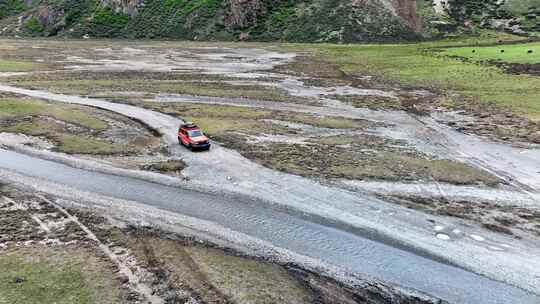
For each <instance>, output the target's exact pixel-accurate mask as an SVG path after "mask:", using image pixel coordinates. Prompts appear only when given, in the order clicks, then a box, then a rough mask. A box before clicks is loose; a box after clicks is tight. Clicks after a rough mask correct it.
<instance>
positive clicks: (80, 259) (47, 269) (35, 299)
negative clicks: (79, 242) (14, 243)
mask: <svg viewBox="0 0 540 304" xmlns="http://www.w3.org/2000/svg"><path fill="white" fill-rule="evenodd" d="M107 267H108V265H106V264H105V263H103V262H101V261H99V260H98V258H96V257H95V256H94V255H92V254H90V253H87V252H84V251H83V250H77V249H50V248H25V249H15V250H12V251H8V252H6V251H4V252H2V253H1V254H0V269H1V270H2V271H0V303H1V304H41V303H56V304H71V303H78V304H93V303H103V304H108V303H119V302H121V291H120V287H119V283H118V282H116V281H114V279H113V273H112V272H111V270H110V269H108V268H107ZM15 278H22V279H23V282H20V283H15Z"/></svg>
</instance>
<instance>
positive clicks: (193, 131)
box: [178, 123, 210, 150]
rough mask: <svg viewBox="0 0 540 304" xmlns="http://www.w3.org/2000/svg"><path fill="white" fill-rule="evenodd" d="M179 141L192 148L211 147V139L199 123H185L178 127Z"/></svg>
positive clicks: (204, 148) (203, 148)
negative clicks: (198, 125)
mask: <svg viewBox="0 0 540 304" xmlns="http://www.w3.org/2000/svg"><path fill="white" fill-rule="evenodd" d="M178 142H179V143H180V144H181V145H183V146H185V147H188V148H189V149H191V150H195V149H201V150H209V149H210V140H209V139H208V137H206V135H204V133H203V132H202V131H201V129H200V128H199V127H197V125H195V124H192V123H187V124H183V125H181V126H180V128H178Z"/></svg>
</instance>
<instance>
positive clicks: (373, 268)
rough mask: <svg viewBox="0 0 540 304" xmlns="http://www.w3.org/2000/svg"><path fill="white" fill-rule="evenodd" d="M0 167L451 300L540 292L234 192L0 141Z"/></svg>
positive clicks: (520, 299) (494, 299)
mask: <svg viewBox="0 0 540 304" xmlns="http://www.w3.org/2000/svg"><path fill="white" fill-rule="evenodd" d="M0 168H4V169H10V170H14V171H16V172H18V173H21V174H24V175H28V176H32V177H38V178H43V179H46V180H48V181H52V182H56V183H59V184H63V185H66V186H70V187H74V188H77V189H80V190H84V191H89V192H94V193H98V194H102V195H106V196H110V197H115V198H120V199H124V200H131V201H137V202H141V203H145V204H148V205H152V206H155V207H157V208H161V209H164V210H168V211H173V212H177V213H180V214H184V215H187V216H191V217H195V218H199V219H203V220H208V221H212V222H215V223H217V224H220V225H222V226H224V227H227V228H230V229H232V230H235V231H238V232H242V233H244V234H247V235H250V236H253V237H256V238H259V239H261V240H264V241H268V242H270V243H272V244H274V245H275V246H278V247H282V248H285V249H288V250H291V251H293V252H296V253H299V254H302V255H305V256H309V257H313V258H316V259H319V260H321V261H323V262H326V263H330V264H333V265H336V266H339V267H342V268H344V269H346V270H350V271H353V272H355V273H359V274H364V275H368V276H371V277H374V278H377V279H380V280H383V281H388V282H392V283H395V284H399V285H401V286H404V287H410V288H414V289H417V290H419V291H422V292H426V293H429V294H432V295H434V296H437V297H440V298H442V299H445V300H448V301H450V302H451V303H471V304H473V303H474V304H476V303H486V304H491V303H500V304H502V303H520V304H528V303H531V304H532V303H535V304H538V303H540V296H536V295H532V294H530V293H527V292H526V291H523V290H521V289H518V288H515V287H512V286H509V285H507V284H504V283H501V282H497V281H493V280H490V279H488V278H486V277H483V276H480V275H477V274H474V273H472V272H468V271H466V270H463V269H460V268H456V267H453V266H449V265H446V264H443V263H439V262H436V261H434V260H431V259H428V258H425V257H421V256H418V255H415V254H413V253H411V252H408V251H405V250H402V249H398V248H394V247H392V246H389V245H386V244H384V243H381V242H377V241H375V240H371V239H368V238H364V237H362V236H360V235H357V234H352V233H348V232H345V231H341V230H339V229H335V228H331V227H327V226H324V225H320V224H316V223H313V222H309V221H307V220H304V219H300V218H297V217H294V216H292V215H290V214H287V213H284V212H282V211H279V210H272V209H269V208H268V207H263V206H261V204H257V202H255V201H250V200H247V201H246V200H242V198H239V197H224V196H216V195H211V194H204V193H199V192H195V191H189V190H184V189H179V188H173V187H167V186H163V185H158V184H154V183H150V182H146V181H142V180H138V179H133V178H127V177H121V176H116V175H108V174H103V173H97V172H91V171H85V170H81V169H76V168H72V167H69V166H66V165H62V164H58V163H55V162H51V161H46V160H41V159H37V158H33V157H30V156H26V155H21V154H18V153H15V152H11V151H6V150H1V149H0Z"/></svg>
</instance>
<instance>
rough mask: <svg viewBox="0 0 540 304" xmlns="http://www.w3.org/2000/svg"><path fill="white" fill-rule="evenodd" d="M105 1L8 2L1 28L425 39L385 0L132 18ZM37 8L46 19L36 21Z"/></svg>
mask: <svg viewBox="0 0 540 304" xmlns="http://www.w3.org/2000/svg"><path fill="white" fill-rule="evenodd" d="M105 2H106V3H107V4H106V5H104V3H105ZM105 2H103V1H98V0H80V1H77V0H48V1H47V0H42V1H37V0H36V1H34V5H33V8H32V7H24V6H21V3H22V2H21V1H20V0H10V2H9V3H8V4H6V5H7V6H9V8H6V9H4V10H2V11H3V12H4V15H3V16H0V26H2V27H4V28H8V30H7V31H6V32H5V33H4V34H8V35H9V34H14V33H17V34H19V35H20V34H28V35H37V34H39V35H42V36H51V35H57V34H61V35H66V36H73V37H81V36H84V35H86V34H88V35H90V36H91V37H118V38H150V39H151V38H158V37H162V38H175V39H192V40H256V41H269V40H274V41H275V40H287V41H309V42H318V41H319V42H326V41H331V42H338V41H344V42H347V41H386V40H405V39H414V38H416V37H417V35H416V34H415V33H414V31H413V30H412V29H411V28H410V27H409V26H407V24H406V22H404V21H403V20H402V19H400V18H398V17H396V16H394V15H393V14H392V13H391V11H390V10H389V9H387V8H385V7H384V6H383V5H382V4H381V3H380V2H378V0H369V1H363V2H361V3H358V2H357V1H351V0H304V1H293V0H255V1H248V2H243V1H229V0H227V1H225V0H144V1H142V0H141V1H132V4H133V3H135V7H132V10H131V11H129V12H126V10H125V6H126V4H125V3H123V2H121V1H115V0H110V1H105ZM37 7H39V10H40V13H39V16H36V9H35V8H37ZM22 11H24V14H23V16H24V19H25V20H27V21H26V23H25V24H26V25H27V26H25V27H23V28H17V25H16V24H17V22H16V20H15V18H12V20H11V27H10V24H9V22H7V21H5V19H6V17H8V16H13V15H15V14H18V13H20V12H22ZM43 12H45V13H43ZM44 15H45V16H46V17H44ZM32 16H34V18H32ZM30 18H32V19H31V20H30ZM35 18H37V19H35ZM2 19H4V21H2ZM8 19H9V18H8ZM36 21H39V23H40V24H41V27H40V26H38V24H36ZM2 22H4V23H5V24H2ZM6 26H7V27H6Z"/></svg>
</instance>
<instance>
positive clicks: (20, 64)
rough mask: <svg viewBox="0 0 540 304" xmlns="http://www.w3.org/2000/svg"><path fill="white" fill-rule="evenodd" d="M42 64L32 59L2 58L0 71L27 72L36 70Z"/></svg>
mask: <svg viewBox="0 0 540 304" xmlns="http://www.w3.org/2000/svg"><path fill="white" fill-rule="evenodd" d="M40 66H41V65H40V64H37V63H34V62H30V61H19V60H6V59H0V72H27V71H32V70H36V69H38V68H39V67H40Z"/></svg>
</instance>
